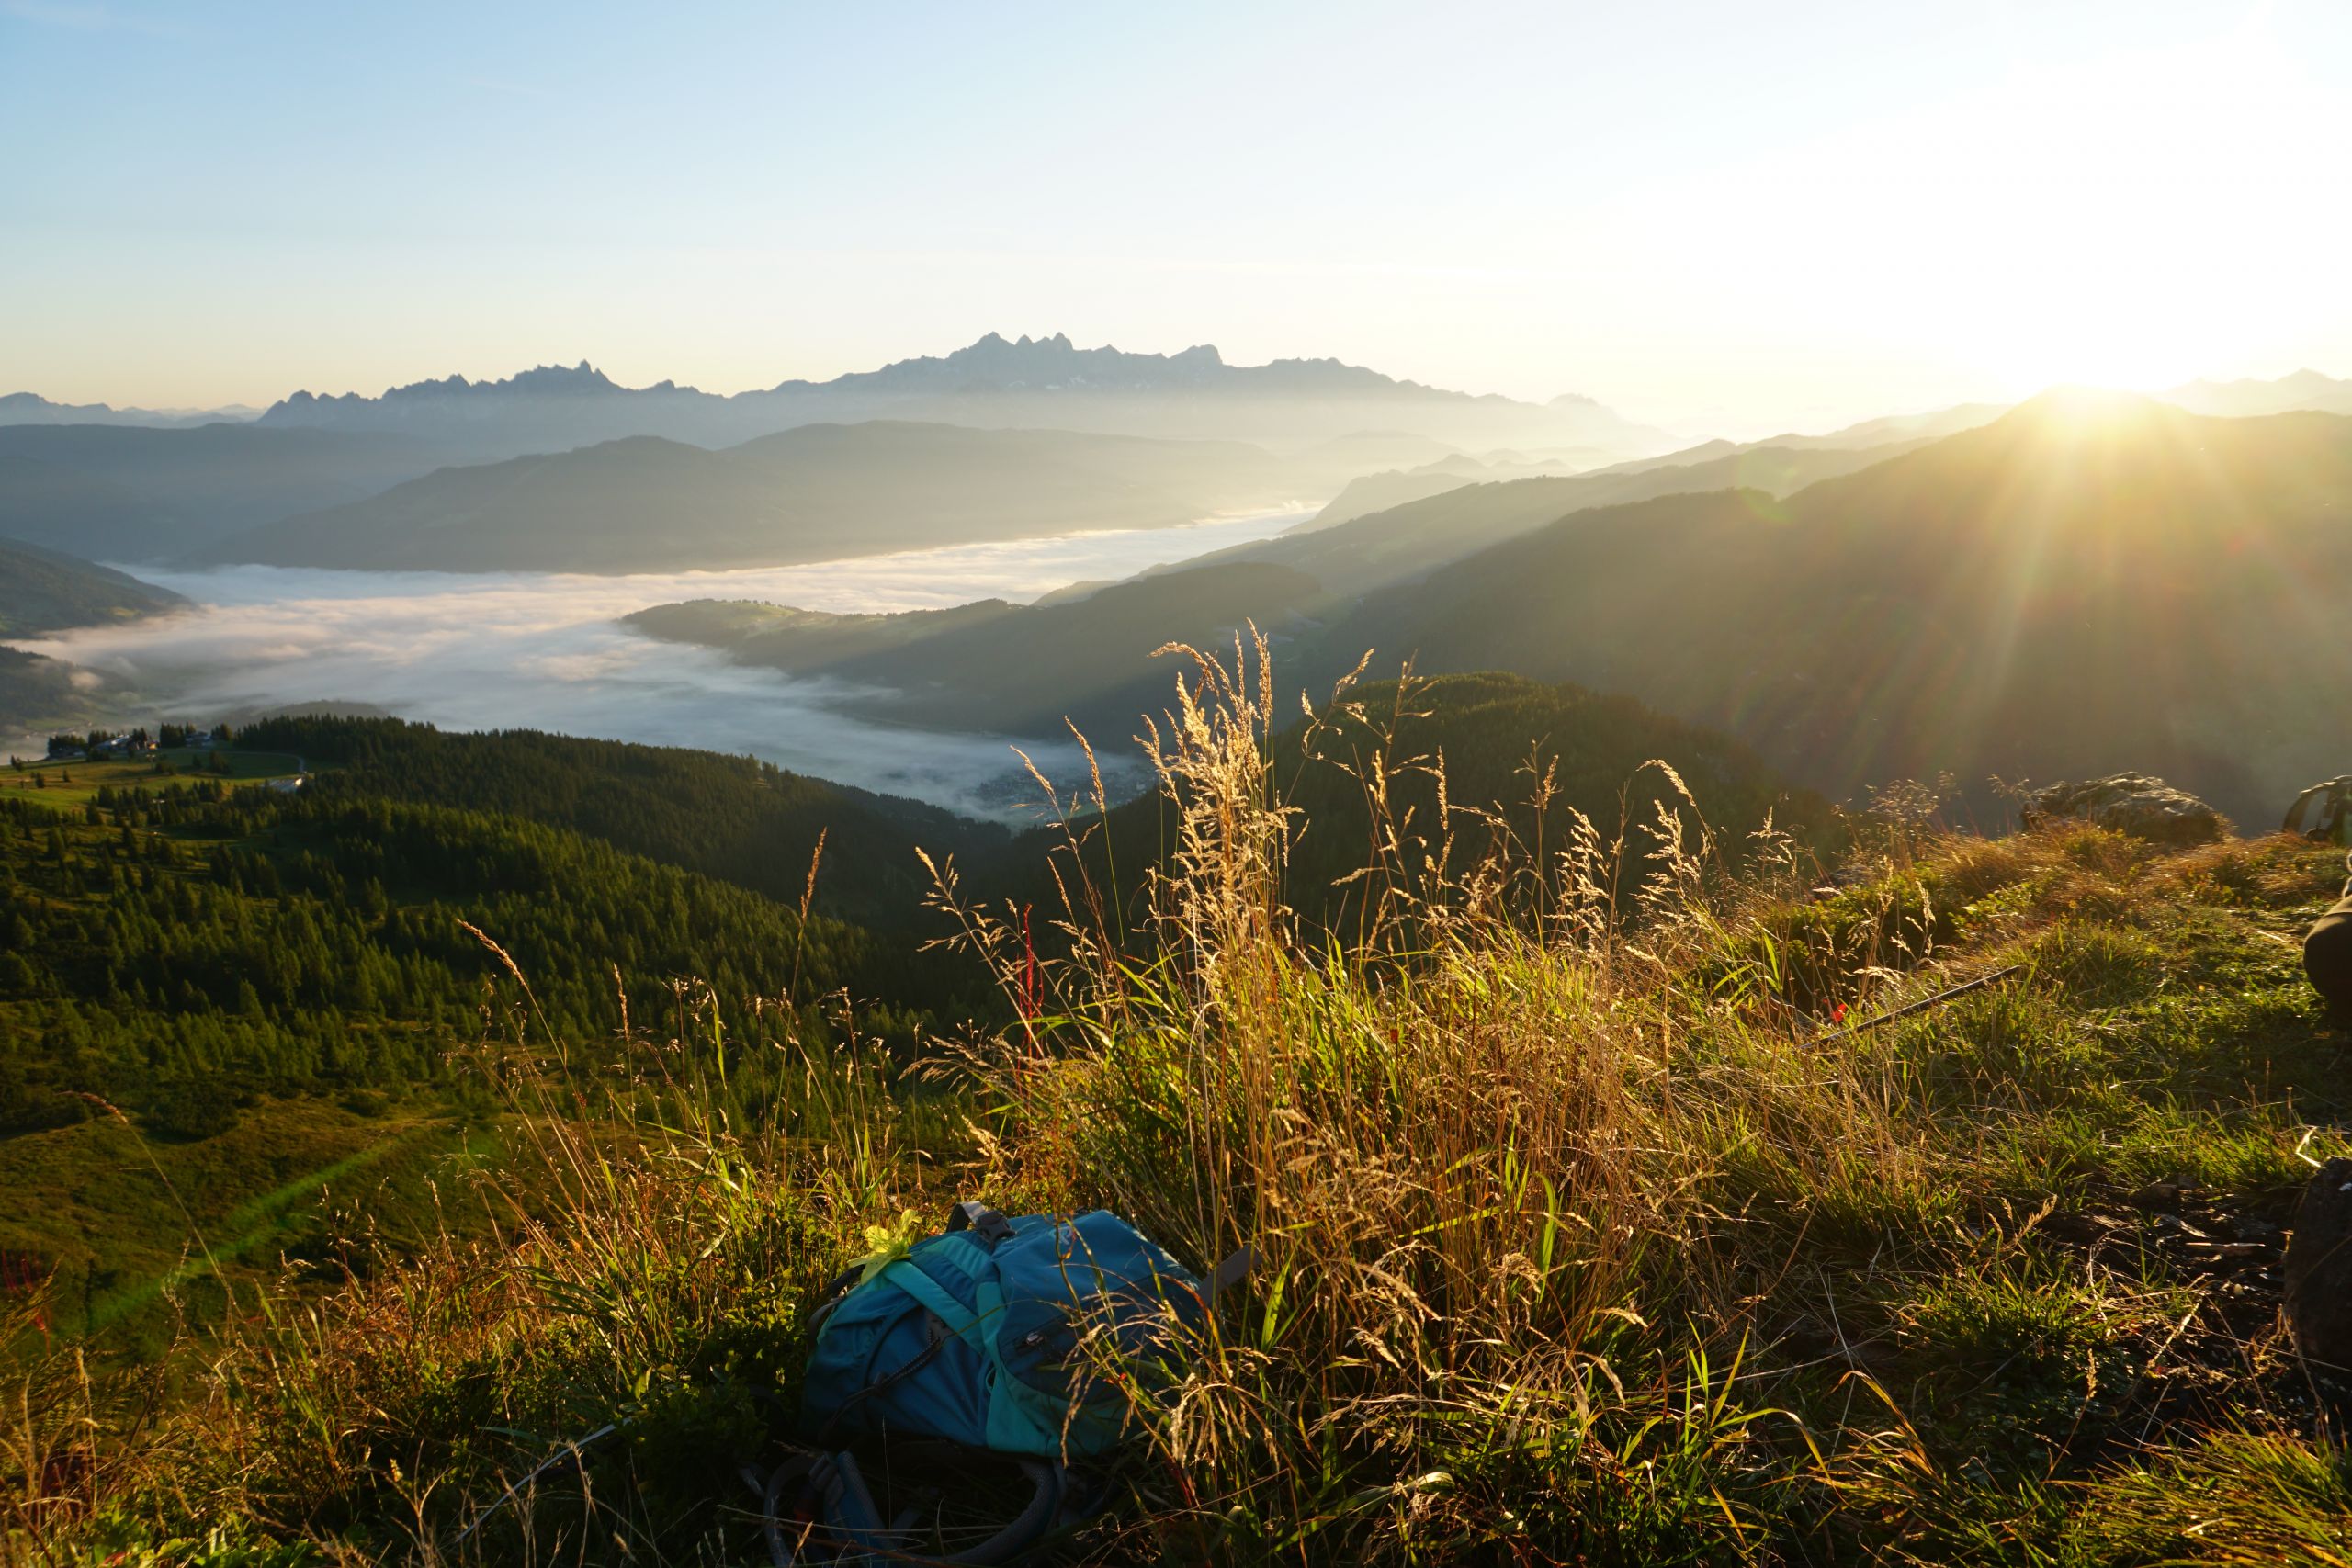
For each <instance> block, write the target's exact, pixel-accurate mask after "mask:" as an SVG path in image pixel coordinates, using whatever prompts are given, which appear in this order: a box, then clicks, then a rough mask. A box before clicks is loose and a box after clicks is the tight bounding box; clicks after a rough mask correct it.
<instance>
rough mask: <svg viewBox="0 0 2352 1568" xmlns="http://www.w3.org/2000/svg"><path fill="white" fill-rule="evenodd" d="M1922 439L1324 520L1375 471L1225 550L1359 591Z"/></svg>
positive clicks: (1823, 470) (1506, 489) (1650, 471)
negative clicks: (1656, 501) (1653, 501)
mask: <svg viewBox="0 0 2352 1568" xmlns="http://www.w3.org/2000/svg"><path fill="white" fill-rule="evenodd" d="M1918 445H1920V443H1919V442H1918V441H1898V442H1891V443H1888V444H1887V445H1884V446H1866V447H1861V448H1858V449H1853V450H1847V449H1842V448H1838V447H1815V448H1808V449H1800V450H1791V449H1787V448H1782V447H1776V446H1764V447H1752V448H1737V449H1735V450H1733V451H1732V452H1730V453H1729V454H1727V455H1725V456H1723V457H1713V458H1710V459H1708V460H1706V461H1703V462H1696V463H1688V464H1681V465H1672V466H1658V467H1649V466H1644V467H1638V468H1630V469H1626V468H1619V469H1603V470H1600V471H1597V472H1593V473H1586V474H1571V475H1566V476H1563V477H1553V478H1542V477H1539V478H1534V479H1510V480H1504V481H1499V482H1493V483H1487V484H1466V485H1458V486H1454V487H1453V488H1449V489H1444V490H1441V491H1438V492H1437V493H1435V494H1433V495H1430V496H1428V497H1425V498H1423V499H1421V500H1419V501H1413V502H1406V503H1404V504H1402V505H1398V506H1394V507H1391V508H1389V509H1388V510H1386V511H1384V512H1377V513H1369V514H1367V515H1364V516H1361V517H1356V518H1352V519H1350V520H1348V521H1346V522H1344V523H1341V524H1339V525H1332V526H1324V525H1323V520H1324V517H1325V516H1328V515H1329V513H1331V511H1332V510H1334V509H1336V508H1338V507H1339V506H1340V503H1341V502H1345V501H1346V500H1347V499H1348V497H1349V496H1350V495H1351V494H1354V495H1362V494H1363V493H1364V491H1366V490H1373V489H1375V480H1376V479H1377V478H1378V476H1375V479H1374V480H1363V481H1359V483H1358V484H1357V485H1351V486H1350V487H1349V489H1348V490H1346V491H1341V492H1340V496H1339V497H1338V498H1337V499H1335V500H1334V502H1332V505H1331V506H1330V507H1327V508H1326V509H1325V511H1324V513H1322V514H1320V515H1318V516H1317V517H1316V518H1315V520H1314V522H1313V523H1311V524H1309V525H1306V526H1303V527H1300V528H1296V529H1293V530H1292V531H1291V532H1289V533H1287V534H1284V535H1283V536H1281V537H1280V538H1276V539H1270V540H1267V541H1265V542H1264V543H1262V544H1256V545H1241V546H1237V547H1234V548H1233V549H1232V550H1231V551H1229V552H1227V554H1228V555H1229V556H1230V557H1232V558H1237V559H1247V560H1263V561H1272V562H1276V563H1279V564H1281V565H1283V566H1288V567H1292V568H1295V569H1296V570H1301V571H1305V572H1308V573H1310V574H1312V575H1313V576H1314V577H1315V578H1316V580H1317V581H1319V582H1321V583H1322V585H1323V586H1324V587H1325V588H1326V589H1327V590H1329V591H1330V592H1333V593H1337V594H1356V593H1363V592H1368V591H1370V590H1372V589H1374V588H1377V587H1380V586H1382V585H1384V584H1386V583H1392V582H1397V581H1405V580H1408V579H1411V578H1416V577H1419V576H1420V575H1422V574H1423V573H1426V572H1429V571H1430V570H1435V569H1436V568H1438V567H1440V566H1442V565H1443V564H1445V563H1446V562H1448V561H1452V560H1459V559H1461V558H1463V557H1464V556H1467V555H1471V554H1473V553H1475V552H1476V551H1478V550H1482V549H1485V548H1487V547H1488V546H1490V545H1495V544H1498V543H1500V542H1501V541H1503V540H1505V539H1509V538H1511V537H1514V536H1518V535H1521V534H1524V533H1526V532H1528V531H1529V530H1531V529H1534V528H1539V527H1541V526H1543V525H1544V524H1546V523H1550V522H1552V521H1553V520H1555V519H1556V518H1559V517H1563V516H1566V514H1568V513H1572V512H1579V511H1583V510H1586V509H1588V508H1590V507H1596V506H1611V505H1616V504H1620V503H1622V502H1629V501H1640V500H1644V499H1646V498H1648V497H1651V496H1659V495H1679V494H1687V493H1695V492H1703V491H1718V490H1732V489H1739V488H1743V487H1745V488H1749V489H1755V490H1760V491H1766V492H1768V493H1770V494H1773V495H1785V494H1787V493H1788V492H1790V491H1795V490H1800V489H1803V488H1804V486H1806V485H1808V484H1811V483H1814V482H1815V481H1816V480H1819V479H1828V478H1831V477H1833V476H1835V475H1838V474H1844V473H1850V472H1852V471H1853V470H1855V469H1857V468H1867V467H1869V466H1870V465H1871V464H1873V463H1881V462H1884V461H1885V460H1886V459H1887V458H1889V457H1894V456H1896V455H1898V454H1900V453H1903V452H1906V451H1909V450H1911V449H1913V448H1914V447H1916V446H1918ZM1432 477H1435V476H1432ZM1375 493H1376V491H1375Z"/></svg>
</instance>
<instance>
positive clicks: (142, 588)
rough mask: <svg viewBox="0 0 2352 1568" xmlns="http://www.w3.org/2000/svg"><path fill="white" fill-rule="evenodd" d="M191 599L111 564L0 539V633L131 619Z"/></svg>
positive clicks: (24, 633)
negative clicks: (124, 571)
mask: <svg viewBox="0 0 2352 1568" xmlns="http://www.w3.org/2000/svg"><path fill="white" fill-rule="evenodd" d="M185 604H187V600H185V599H183V598H181V597H180V596H179V595H178V594H176V593H174V592H170V591H168V590H166V589H162V588H156V587H153V586H152V585H150V584H148V583H144V582H141V581H139V580H138V579H137V578H135V577H131V576H129V575H127V574H125V573H123V572H119V571H116V570H112V569H110V568H107V567H103V566H93V565H91V564H90V563H89V562H87V561H85V560H78V559H76V558H74V557H72V556H62V555H59V554H57V553H55V552H54V551H51V550H45V549H40V548H39V547H35V546H31V545H22V544H14V543H11V542H9V541H8V540H6V539H0V637H36V636H39V635H40V634H41V633H43V632H54V631H63V630H65V629H67V628H68V627H72V626H98V625H102V624H104V623H106V622H108V621H126V620H131V619H135V618H136V617H138V616H141V615H160V614H162V613H163V612H164V611H166V610H175V609H178V608H180V607H181V606H182V605H185Z"/></svg>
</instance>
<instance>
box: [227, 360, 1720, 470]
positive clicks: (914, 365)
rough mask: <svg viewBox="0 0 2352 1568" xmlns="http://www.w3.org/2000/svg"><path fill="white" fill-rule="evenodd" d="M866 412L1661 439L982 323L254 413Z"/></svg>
mask: <svg viewBox="0 0 2352 1568" xmlns="http://www.w3.org/2000/svg"><path fill="white" fill-rule="evenodd" d="M870 419H898V420H910V421H920V422H929V423H948V424H974V425H986V426H1023V427H1045V428H1052V429H1062V430H1077V431H1088V432H1094V433H1098V434H1131V435H1150V436H1171V437H1185V438H1222V439H1246V440H1251V441H1260V442H1266V443H1272V444H1275V445H1304V444H1308V443H1315V442H1321V441H1326V440H1329V439H1330V438H1332V437H1335V436H1344V435H1347V434H1350V433H1351V432H1353V431H1357V430H1360V429H1363V428H1365V427H1367V426H1370V427H1374V428H1380V429H1395V430H1402V431H1408V432H1410V433H1412V434H1417V435H1419V436H1422V437H1424V438H1434V439H1437V440H1441V441H1446V442H1451V443H1455V444H1467V445H1476V446H1496V445H1505V444H1508V445H1520V446H1525V445H1534V446H1542V447H1553V448H1559V449H1561V451H1562V453H1563V454H1564V455H1566V454H1574V455H1577V456H1578V457H1581V458H1582V459H1583V460H1584V461H1586V462H1588V463H1591V462H1608V461H1614V460H1617V459H1619V458H1623V457H1635V456H1639V455H1641V454H1643V453H1647V452H1656V451H1662V450H1664V449H1665V448H1666V447H1668V446H1671V445H1672V444H1673V443H1672V442H1671V440H1670V439H1668V438H1667V437H1666V436H1665V435H1664V434H1662V433H1660V432H1657V431H1653V430H1649V429H1646V428H1645V427H1643V426H1639V425H1635V424H1633V423H1630V422H1628V421H1626V420H1624V419H1623V418H1621V417H1619V416H1618V415H1617V414H1615V413H1614V412H1611V411H1610V410H1608V409H1605V408H1603V407H1601V406H1600V404H1598V403H1595V402H1593V401H1591V400H1589V399H1580V398H1567V399H1561V400H1555V401H1554V402H1553V403H1551V404H1548V405H1537V404H1533V403H1524V402H1518V401H1514V400H1511V399H1509V398H1502V397H1496V396H1492V395H1487V396H1474V395H1472V394H1469V393H1464V392H1453V391H1444V390H1441V389H1436V388H1432V387H1427V386H1423V385H1420V384H1419V383H1418V382H1412V381H1400V380H1397V379H1395V378H1391V377H1387V376H1384V375H1382V374H1380V373H1379V372H1377V371H1374V370H1368V369H1365V368H1363V367H1359V366H1351V365H1345V364H1342V363H1340V361H1338V360H1336V359H1278V360H1275V361H1273V362H1272V363H1271V364H1267V365H1228V364H1227V363H1226V362H1225V359H1224V357H1223V356H1222V355H1220V354H1218V352H1217V351H1216V349H1215V348H1214V347H1211V346H1208V345H1206V344H1203V345H1200V346H1197V347H1193V348H1189V349H1186V350H1184V351H1183V352H1182V353H1180V354H1171V355H1159V354H1130V353H1126V352H1124V351H1122V350H1120V349H1116V348H1110V347H1103V348H1091V349H1081V348H1078V347H1076V346H1074V345H1073V344H1071V343H1070V341H1069V338H1067V337H1065V336H1062V335H1060V334H1058V333H1057V334H1056V335H1054V336H1052V337H1045V338H1030V337H1023V338H1020V339H1018V340H1014V341H1008V340H1006V339H1005V338H1003V337H1001V336H999V335H998V334H997V333H989V334H987V335H986V336H984V337H982V338H980V339H979V340H978V342H975V343H972V344H967V345H966V346H965V347H963V348H960V349H957V350H956V351H955V352H953V353H951V354H947V355H939V356H923V357H920V358H914V359H903V360H899V361H897V362H896V363H893V364H890V365H886V366H883V367H881V368H879V369H876V370H867V371H857V372H853V373H851V374H848V375H844V376H838V377H835V378H833V379H831V380H830V381H806V380H788V381H784V382H780V383H778V384H777V385H776V386H775V387H771V388H768V389H764V390H759V391H749V392H739V393H735V394H733V395H731V396H721V395H718V394H714V393H708V392H703V391H699V390H697V389H694V388H692V387H680V386H678V385H676V384H674V383H673V382H669V381H664V382H662V383H660V384H658V385H656V386H652V387H639V388H629V387H622V386H619V385H617V384H616V383H615V382H614V381H612V380H611V379H609V378H606V377H605V375H604V374H603V373H602V372H600V371H597V370H595V369H594V368H592V367H590V366H588V365H587V364H586V363H585V362H582V364H580V365H578V366H576V367H572V368H570V369H565V368H562V367H550V366H543V367H539V368H537V369H536V370H527V371H525V372H523V373H522V374H520V375H517V376H514V377H510V378H506V379H504V380H498V381H469V380H468V379H467V378H464V377H462V376H452V377H449V378H446V379H443V380H438V381H420V382H416V383H413V384H412V385H409V386H404V387H395V388H393V389H390V390H389V391H386V392H385V393H383V394H382V395H381V396H379V397H374V398H368V397H362V396H359V395H357V394H356V393H354V394H346V395H344V396H340V397H320V396H316V395H314V394H312V393H310V392H297V393H295V394H294V395H293V396H292V397H289V398H288V399H286V400H284V401H282V402H279V403H277V404H275V405H273V406H272V407H271V408H270V409H269V410H268V411H267V412H265V413H264V414H263V415H262V418H261V423H263V424H264V425H265V426H269V427H273V428H283V427H288V426H304V427H319V428H330V429H337V430H355V431H356V430H366V431H398V432H402V433H405V434H410V435H412V436H417V437H422V438H426V439H430V440H432V441H435V442H438V443H443V444H462V445H466V446H471V447H473V448H475V449H478V450H480V451H481V452H482V453H483V454H484V455H486V456H517V455H521V454H523V453H526V452H547V451H561V450H567V449H570V448H571V447H576V446H588V445H592V444H594V443H596V442H600V441H608V440H613V439H616V438H619V437H622V436H627V435H660V436H664V437H667V438H668V439H671V440H673V441H684V442H687V443H690V444H692V445H695V446H735V445H739V444H741V443H742V442H744V441H747V440H750V439H752V438H753V437H756V436H759V435H763V434H773V433H775V432H776V431H780V430H786V429H790V428H793V427H794V426H797V425H802V424H811V423H854V422H857V421H862V420H870ZM1359 471H1361V470H1359Z"/></svg>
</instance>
